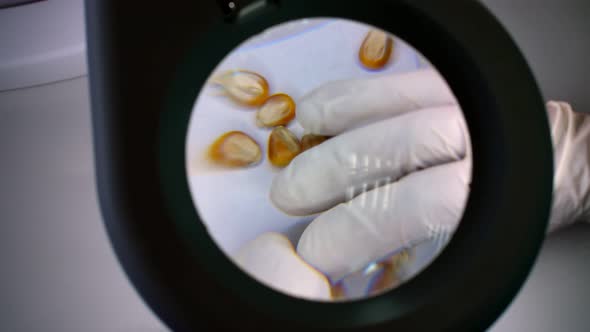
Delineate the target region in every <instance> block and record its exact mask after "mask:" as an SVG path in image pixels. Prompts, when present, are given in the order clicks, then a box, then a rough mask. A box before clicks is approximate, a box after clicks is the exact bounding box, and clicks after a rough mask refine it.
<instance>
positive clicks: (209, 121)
mask: <svg viewBox="0 0 590 332" xmlns="http://www.w3.org/2000/svg"><path fill="white" fill-rule="evenodd" d="M418 72H422V73H424V72H435V70H434V69H433V68H432V67H431V65H430V64H429V63H428V61H426V60H425V59H424V57H423V56H422V55H421V54H420V53H419V52H418V51H416V50H415V49H413V48H412V47H411V46H410V45H409V44H408V43H406V42H405V41H403V40H401V39H399V38H397V37H396V36H394V35H391V34H389V33H386V32H384V31H382V30H380V29H377V28H375V27H371V26H368V25H365V24H361V23H357V22H352V21H348V20H342V19H303V20H298V21H293V22H289V23H285V24H281V25H279V26H275V27H272V28H270V29H269V30H267V31H264V32H262V33H261V34H259V35H257V36H254V37H252V38H250V39H249V40H247V41H246V42H244V43H243V44H241V45H239V46H238V47H237V48H236V49H234V50H233V51H232V52H231V53H230V54H229V55H227V56H226V57H225V58H224V59H223V60H222V61H221V62H220V64H219V65H218V67H217V68H216V69H215V71H214V72H213V73H212V74H211V76H210V79H209V82H208V83H207V85H206V86H205V87H204V88H203V90H202V91H201V92H200V93H199V96H198V98H197V100H196V102H195V104H194V108H193V112H192V116H191V120H190V124H189V131H188V133H187V142H186V143H187V144H186V156H187V159H186V170H187V177H188V180H189V186H190V190H191V195H192V198H193V202H194V204H195V206H196V208H197V211H198V213H199V216H200V218H201V221H202V222H203V223H204V224H205V225H206V227H207V230H208V232H209V234H210V236H211V237H212V239H213V240H214V241H215V242H216V244H217V245H218V246H219V247H220V249H221V250H222V251H223V252H224V253H225V254H226V255H228V256H229V257H231V258H232V260H234V261H235V262H236V263H237V264H238V266H240V268H242V269H243V270H245V271H246V272H247V273H248V274H250V275H251V276H253V277H254V278H256V279H257V280H259V281H264V283H265V284H267V285H268V286H270V287H272V288H274V289H275V290H278V291H282V292H285V293H287V294H288V295H290V296H297V297H303V298H306V299H309V300H319V301H325V300H355V299H361V298H366V297H368V296H374V295H378V294H381V293H382V292H384V291H388V290H390V289H393V288H395V287H397V286H399V285H400V284H402V283H403V282H405V281H406V280H409V279H411V278H412V277H413V276H415V275H416V274H417V273H419V272H420V271H421V270H422V269H423V268H425V267H426V266H427V265H428V264H429V263H430V262H431V261H432V260H433V259H434V258H435V257H436V256H437V255H438V254H439V253H440V251H441V250H442V249H443V248H444V246H445V245H446V244H447V243H448V241H449V239H450V238H451V236H452V232H453V230H454V227H451V226H449V223H448V222H446V220H449V219H453V220H455V221H456V223H458V222H459V220H460V218H461V214H462V212H463V211H462V208H463V206H464V201H463V198H461V199H459V201H460V202H459V203H458V204H454V205H453V204H451V203H449V200H450V198H449V197H454V196H453V195H455V196H456V195H459V196H461V195H463V196H465V199H466V195H467V193H465V192H463V193H460V194H457V189H456V186H457V183H455V182H452V181H450V182H449V181H447V180H448V176H447V175H445V174H451V175H453V174H454V173H448V172H447V173H445V171H441V170H440V169H444V168H445V167H452V165H451V164H454V163H460V162H462V161H464V160H465V159H467V158H468V155H469V144H468V137H466V136H467V135H466V134H467V131H466V130H464V131H462V128H461V127H460V126H459V125H455V122H452V121H450V120H448V119H449V118H451V117H453V115H452V114H455V115H454V116H456V112H455V113H452V109H453V107H454V108H457V109H458V106H457V105H456V104H453V103H452V102H448V101H449V99H448V98H447V99H445V97H444V95H445V93H448V91H450V90H448V87H447V86H444V87H442V90H443V91H442V92H441V91H439V90H440V89H439V88H438V87H436V86H430V85H429V82H430V81H428V80H425V81H424V83H423V84H420V81H419V79H416V77H420V75H415V74H414V73H418ZM426 76H428V75H426ZM445 91H446V92H445ZM441 96H443V97H441ZM451 97H452V96H451ZM451 100H452V98H451ZM457 112H459V117H461V119H462V114H460V110H458V111H457ZM447 114H449V115H448V116H447ZM456 123H459V121H456ZM449 128H450V129H449ZM429 139H430V141H429ZM459 140H464V141H461V142H460V143H456V142H458V141H459ZM454 142H455V143H454ZM449 165H451V166H449ZM469 167H470V165H469ZM469 167H465V168H461V169H462V170H466V176H458V178H461V179H462V180H464V182H462V184H461V185H464V188H467V187H468V182H469V176H470V174H469V171H470V169H469ZM426 172H430V173H426ZM437 172H438V173H440V175H438V177H436V176H433V175H428V174H435V173H437ZM424 174H426V175H424ZM431 176H432V179H434V180H436V181H435V182H432V183H431V182H429V179H430V177H431ZM453 176H454V175H453ZM439 180H440V181H439ZM408 183H413V184H414V185H413V186H411V185H409V184H408ZM447 184H448V186H449V188H448V190H449V192H448V194H446V192H445V190H447V188H446V186H447ZM417 186H418V187H417ZM465 191H467V190H465ZM441 193H443V194H441ZM404 197H405V198H404ZM414 198H415V199H414ZM437 199H438V201H437ZM429 204H430V205H429ZM445 204H450V205H451V209H454V210H452V211H449V209H447V208H446V206H445ZM432 205H434V206H432ZM441 211H442V212H441ZM398 212H399V213H398ZM421 218H422V219H421ZM418 232H422V233H421V234H422V235H421V236H420V237H416V236H414V237H412V236H413V235H416V234H418ZM268 234H272V236H267V235H268ZM412 234H413V235H412ZM424 234H425V235H424ZM265 236H266V237H265ZM394 238H395V239H397V240H396V241H397V242H396V241H394V240H392V239H394ZM263 241H267V242H265V243H263ZM392 243H395V244H392ZM245 251H247V253H244V252H245ZM369 258H371V259H369ZM246 265H247V266H246ZM306 271H307V272H306ZM309 271H311V272H309ZM281 278H282V279H281ZM289 278H291V279H289ZM306 278H312V279H313V278H317V279H318V280H320V282H319V283H320V284H321V283H322V282H325V284H326V285H327V287H328V288H329V292H330V293H329V294H328V295H329V296H327V297H326V294H325V292H324V293H322V291H319V290H317V288H318V287H320V288H321V287H323V286H321V285H320V286H318V284H317V283H316V284H314V283H313V282H311V281H309V280H308V279H306ZM277 279H279V280H277ZM304 279H305V280H307V281H305V280H304ZM305 287H308V289H307V290H305V289H303V288H305ZM314 287H315V288H314ZM309 288H313V289H312V290H311V291H310V290H309ZM314 291H317V294H320V295H317V296H316V295H314V294H316V293H314Z"/></svg>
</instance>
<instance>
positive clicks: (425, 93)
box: [297, 69, 457, 136]
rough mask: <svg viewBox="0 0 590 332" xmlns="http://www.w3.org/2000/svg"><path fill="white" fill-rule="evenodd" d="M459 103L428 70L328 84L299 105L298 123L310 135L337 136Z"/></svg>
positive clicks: (439, 76)
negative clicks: (407, 114)
mask: <svg viewBox="0 0 590 332" xmlns="http://www.w3.org/2000/svg"><path fill="white" fill-rule="evenodd" d="M456 103H457V102H456V100H455V97H454V96H453V93H452V92H451V90H450V88H449V87H448V85H447V84H446V82H445V81H444V79H443V78H442V76H441V75H440V74H438V72H436V71H435V70H433V69H426V70H419V71H415V72H410V73H404V74H393V75H388V76H379V77H376V78H372V79H361V80H359V79H357V80H343V81H335V82H330V83H327V84H325V85H323V86H320V87H319V88H317V89H316V90H314V91H312V92H311V93H309V94H308V95H306V96H304V97H303V98H302V99H301V100H300V101H299V102H298V104H297V121H298V122H299V124H301V126H302V127H303V128H304V129H305V131H306V132H308V133H311V134H316V135H325V136H335V135H338V134H340V133H342V132H344V131H346V130H349V129H351V128H356V127H359V126H362V125H366V124H368V123H373V122H376V121H379V120H383V119H386V118H389V117H392V116H396V115H399V114H403V113H407V112H409V111H415V110H419V109H423V108H431V107H437V106H445V105H453V104H456Z"/></svg>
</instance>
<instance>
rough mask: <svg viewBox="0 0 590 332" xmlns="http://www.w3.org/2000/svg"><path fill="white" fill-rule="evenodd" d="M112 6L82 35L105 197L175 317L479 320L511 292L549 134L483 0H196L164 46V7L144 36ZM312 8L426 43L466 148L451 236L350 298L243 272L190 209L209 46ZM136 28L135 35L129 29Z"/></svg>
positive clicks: (294, 325) (359, 325) (548, 154)
mask: <svg viewBox="0 0 590 332" xmlns="http://www.w3.org/2000/svg"><path fill="white" fill-rule="evenodd" d="M113 3H114V2H113ZM237 3H239V1H237ZM113 6H114V5H113ZM107 7H108V6H107ZM107 7H105V6H101V5H90V6H88V4H87V18H88V25H89V38H95V39H90V45H89V65H90V74H91V92H92V106H93V125H94V136H95V145H96V148H95V149H96V151H95V154H96V163H97V175H98V187H99V197H100V203H101V207H102V211H103V214H104V217H105V224H106V226H107V230H108V232H109V236H110V238H111V240H112V242H113V245H114V248H115V250H116V252H117V255H118V257H119V259H120V261H121V262H122V265H123V267H124V268H125V271H126V272H127V274H128V276H129V277H130V279H131V281H132V282H133V284H134V285H135V287H136V288H137V289H138V291H139V292H140V293H141V294H142V296H143V297H144V299H145V300H146V301H147V303H148V305H149V306H150V307H151V308H152V309H153V310H154V311H155V312H156V313H157V314H158V315H159V316H160V317H161V318H162V319H163V320H164V321H165V322H166V323H167V324H168V325H169V326H170V327H172V328H173V329H174V330H176V331H193V330H200V329H205V330H208V329H214V328H215V329H220V328H233V329H236V330H248V329H261V328H262V329H263V330H266V329H269V330H276V331H310V330H315V329H319V328H328V329H332V328H342V327H349V328H356V329H358V330H362V331H381V330H383V331H386V330H398V331H438V330H453V331H454V330H474V329H475V330H481V329H485V328H486V327H488V326H489V325H490V324H491V323H492V322H493V321H494V320H495V319H496V317H498V316H499V315H500V314H501V312H502V311H503V310H504V308H505V307H506V306H507V305H508V303H509V302H510V301H511V300H512V298H513V297H514V295H515V294H516V293H517V291H518V290H519V288H520V287H521V285H522V283H523V282H524V280H525V278H526V276H527V274H528V272H529V270H530V268H531V266H532V263H533V261H534V259H535V257H536V255H537V253H538V250H539V248H540V244H541V242H542V240H543V237H544V234H545V228H546V225H547V220H548V215H549V209H550V203H551V190H552V171H553V169H552V151H551V141H550V136H549V127H548V124H547V117H546V114H545V108H544V104H543V99H542V96H541V94H540V92H539V90H538V88H537V85H536V83H535V80H534V78H533V76H532V74H531V72H530V70H529V68H528V66H527V63H526V61H525V60H524V58H523V56H522V55H521V53H520V52H519V50H518V48H517V47H516V46H515V44H514V42H513V41H512V39H511V38H510V37H509V35H508V34H507V33H506V31H505V30H504V29H503V28H502V26H501V25H500V24H499V23H498V22H497V20H496V19H495V18H494V17H493V16H492V15H491V14H490V13H489V12H488V11H487V10H486V9H485V8H484V7H483V6H482V5H481V4H479V3H478V2H476V1H471V0H459V1H418V0H375V1H363V2H361V1H344V0H314V1H303V0H283V1H268V2H260V3H259V5H258V6H257V7H256V9H254V10H251V11H249V13H248V14H244V15H240V14H239V13H232V15H231V16H229V17H228V18H227V19H225V20H224V19H223V18H222V17H221V16H220V15H217V16H216V15H213V14H212V13H214V12H215V10H217V9H214V7H210V6H209V7H208V6H205V5H202V7H201V9H202V10H203V12H202V13H200V14H199V15H200V16H199V17H201V18H202V20H200V21H199V22H196V23H195V22H191V23H186V24H185V25H181V24H180V23H178V24H179V26H180V27H184V28H186V27H190V28H191V29H193V31H194V32H195V33H194V34H185V35H184V39H183V40H184V42H182V43H181V42H178V43H177V44H174V45H175V46H174V47H170V48H169V49H168V51H169V52H170V53H173V54H175V55H176V57H174V58H173V57H172V56H169V55H166V54H167V53H166V51H167V50H166V49H165V46H166V45H167V44H166V43H167V41H166V40H165V39H166V36H167V37H171V36H175V34H174V33H173V32H172V31H175V30H174V29H175V27H174V23H173V22H174V19H173V18H171V17H168V18H167V19H166V22H167V23H168V25H164V27H160V30H158V32H157V33H156V32H155V31H157V29H155V28H153V29H152V30H150V31H154V34H155V35H153V36H145V37H142V36H140V35H139V33H141V32H142V31H141V29H140V28H135V27H132V24H133V22H130V23H129V25H128V26H126V28H125V29H122V30H119V31H123V32H122V33H120V34H117V33H116V32H117V30H116V29H117V28H121V27H122V26H123V25H124V24H123V23H121V24H120V25H117V24H114V25H112V26H111V27H110V28H106V29H105V28H104V25H102V27H103V28H101V22H99V21H98V20H99V18H100V17H106V14H107V13H111V14H112V9H113V8H107ZM115 7H116V6H115ZM109 9H111V11H109ZM128 10H129V12H125V11H121V12H123V13H127V14H130V13H131V12H132V11H131V9H128ZM93 11H95V12H93ZM148 11H149V10H148ZM151 13H152V14H154V17H155V16H156V14H157V13H158V11H157V9H153V11H151ZM165 13H166V12H165ZM165 13H160V14H165ZM177 14H178V16H177V17H178V22H181V21H182V20H181V19H184V20H185V21H184V22H188V21H189V20H190V13H185V12H183V13H180V10H178V11H177ZM206 14H211V15H206ZM91 15H93V17H90V16H91ZM101 15H102V16H101ZM111 16H112V15H111ZM119 16H120V17H121V18H123V17H125V15H123V14H121V15H119ZM164 16H165V15H164ZM116 17H117V16H115V18H111V20H113V21H116ZM313 17H338V18H344V19H350V20H354V21H358V22H363V23H366V24H370V25H373V26H376V27H379V28H382V29H384V30H387V31H389V32H391V33H393V34H394V35H396V36H398V37H400V38H403V39H404V40H406V41H407V42H409V43H410V44H412V46H414V47H415V48H417V49H418V50H420V51H421V52H422V53H423V54H424V55H425V56H426V57H427V58H428V59H429V60H430V62H431V63H432V64H433V65H434V66H435V67H436V68H437V69H438V70H439V71H440V72H441V74H442V75H443V76H444V77H445V79H446V80H447V82H448V83H449V85H450V86H451V89H452V91H453V93H454V94H455V96H456V97H457V99H458V101H459V103H460V105H461V108H462V109H463V111H464V114H465V118H466V121H467V123H468V127H469V132H470V136H471V141H472V147H473V173H472V183H471V191H470V196H469V199H468V202H467V206H466V209H465V212H464V215H463V218H462V221H461V223H460V226H459V227H458V229H457V231H456V233H455V235H454V237H453V240H452V241H451V242H450V243H449V245H448V246H447V247H446V248H445V249H444V250H443V252H442V253H441V255H440V256H439V257H438V258H437V259H436V260H435V261H434V262H433V263H432V264H431V265H429V266H428V267H427V268H426V269H425V270H424V271H423V272H422V273H420V274H419V275H417V276H416V277H415V278H413V279H412V280H410V281H408V282H407V283H405V284H403V285H402V286H401V287H399V288H396V289H395V290H394V291H392V292H389V293H386V294H383V295H380V296H377V297H374V298H369V299H365V300H360V301H355V302H347V303H321V302H313V301H306V300H300V299H295V298H292V297H289V296H286V295H284V294H282V293H279V292H276V291H273V290H271V289H270V288H267V287H265V286H263V285H262V284H260V283H258V282H256V281H255V280H254V279H252V278H250V277H249V276H247V275H246V274H244V273H243V272H242V271H241V270H240V269H239V268H238V267H237V266H235V265H234V264H233V263H232V262H231V261H230V260H229V259H228V258H227V257H226V256H225V255H224V254H223V253H222V252H221V250H220V249H219V248H218V247H217V246H216V245H215V243H214V242H213V241H212V239H211V237H210V236H209V235H208V233H207V231H206V229H205V226H204V225H203V224H202V223H200V222H199V216H198V212H197V211H196V209H195V207H194V205H193V202H192V200H191V196H190V192H189V188H188V182H187V181H188V179H187V175H186V170H185V144H186V142H185V140H186V134H187V129H188V124H189V119H190V114H191V111H192V108H193V105H194V102H195V99H196V97H197V95H198V93H199V91H200V89H201V88H202V87H203V85H204V84H205V82H206V80H207V78H208V77H209V75H210V74H211V73H212V71H213V70H214V68H215V67H216V66H217V64H218V63H219V61H220V60H221V59H222V58H223V57H225V56H226V55H227V54H228V53H229V52H231V51H232V49H233V48H235V47H236V46H237V45H238V44H240V43H241V42H243V41H244V40H246V39H247V38H249V37H251V36H253V35H255V34H256V33H259V32H261V31H263V30H264V29H266V28H268V27H271V26H274V25H277V24H280V23H283V22H287V21H291V20H296V19H301V18H313ZM127 18H128V19H129V16H127ZM131 20H132V19H131ZM121 21H122V20H121ZM144 23H145V22H144ZM101 29H102V30H101ZM187 29H188V28H187ZM101 31H102V33H101ZM105 31H106V32H105ZM176 32H177V33H178V34H182V33H183V32H182V31H181V29H180V28H178V29H177V30H176ZM150 38H152V39H154V38H159V40H161V42H160V44H158V45H160V47H163V49H154V50H152V52H153V54H150V53H148V52H145V53H143V51H146V50H147V49H148V47H147V46H146V45H149V42H150ZM131 40H133V42H131V44H132V46H129V45H128V43H125V41H128V42H129V41H131ZM179 40H180V37H179ZM169 43H171V44H170V45H172V42H169ZM152 44H153V43H152ZM120 49H125V50H126V53H123V52H121V51H117V50H120ZM105 50H106V51H105ZM117 52H119V53H117ZM137 56H144V57H145V59H139V60H138V59H137V58H136V57H137ZM132 59H134V60H133V61H135V62H133V61H132ZM159 59H160V60H162V59H164V60H165V61H164V64H161V63H158V60H159ZM171 62H174V63H171ZM150 70H152V71H151V72H150ZM146 71H147V74H146ZM152 73H153V74H152ZM93 75H94V76H93ZM150 76H153V77H150ZM138 105H139V106H141V107H142V109H140V110H138V109H137V106H138ZM132 108H133V109H132ZM146 180H149V183H148V181H146ZM425 190H426V189H425ZM245 218H247V216H246V217H245ZM245 222H247V220H246V221H245Z"/></svg>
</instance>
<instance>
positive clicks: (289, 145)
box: [268, 126, 301, 167]
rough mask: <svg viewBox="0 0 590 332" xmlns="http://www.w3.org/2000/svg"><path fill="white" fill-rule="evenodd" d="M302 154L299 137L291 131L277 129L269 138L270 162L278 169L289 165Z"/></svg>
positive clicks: (281, 127)
mask: <svg viewBox="0 0 590 332" xmlns="http://www.w3.org/2000/svg"><path fill="white" fill-rule="evenodd" d="M300 152H301V144H300V143H299V140H298V139H297V136H295V134H293V133H292V132H290V131H289V129H287V128H285V127H283V126H278V127H275V128H274V129H273V130H272V131H271V133H270V136H269V137H268V160H269V161H270V163H271V164H273V165H274V166H277V167H285V166H287V165H289V163H290V162H291V160H293V158H295V157H296V156H297V155H298V154H299V153H300Z"/></svg>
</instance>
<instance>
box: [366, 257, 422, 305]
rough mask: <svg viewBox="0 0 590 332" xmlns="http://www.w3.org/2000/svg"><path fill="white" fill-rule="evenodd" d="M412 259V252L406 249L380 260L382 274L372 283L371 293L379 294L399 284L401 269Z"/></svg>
mask: <svg viewBox="0 0 590 332" xmlns="http://www.w3.org/2000/svg"><path fill="white" fill-rule="evenodd" d="M411 259H412V252H411V251H409V250H404V251H402V252H400V253H398V254H396V255H393V256H392V257H390V258H388V259H386V260H384V261H382V262H380V263H379V264H378V265H379V267H380V268H381V272H380V274H379V275H378V276H377V277H376V278H375V280H374V281H373V282H372V283H371V286H370V288H369V295H377V294H380V293H382V292H384V291H388V290H390V289H392V288H394V287H396V286H398V285H399V284H400V282H401V280H400V279H399V277H398V274H399V272H398V271H399V269H400V268H401V267H402V266H403V265H404V264H407V263H409V261H410V260H411Z"/></svg>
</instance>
